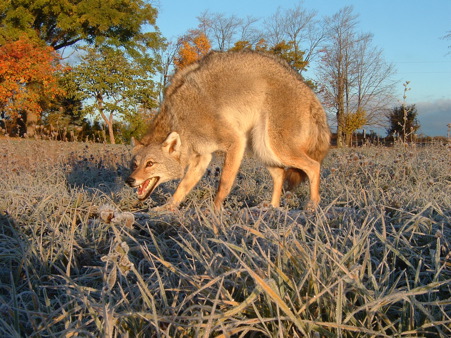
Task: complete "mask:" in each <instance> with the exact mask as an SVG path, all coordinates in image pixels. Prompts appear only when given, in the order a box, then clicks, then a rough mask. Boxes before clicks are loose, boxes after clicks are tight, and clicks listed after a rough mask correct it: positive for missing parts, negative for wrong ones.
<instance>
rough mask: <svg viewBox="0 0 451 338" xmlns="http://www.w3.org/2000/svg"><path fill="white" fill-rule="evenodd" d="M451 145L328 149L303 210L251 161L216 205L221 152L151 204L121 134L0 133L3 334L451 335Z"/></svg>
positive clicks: (301, 195)
mask: <svg viewBox="0 0 451 338" xmlns="http://www.w3.org/2000/svg"><path fill="white" fill-rule="evenodd" d="M450 155H451V148H449V146H444V145H436V146H428V147H424V148H415V147H412V146H408V147H403V146H395V147H392V148H382V147H372V146H368V147H363V148H357V149H333V150H331V152H330V153H329V155H328V157H327V159H326V161H325V163H324V168H323V170H322V183H321V192H322V202H321V207H320V208H319V210H318V211H317V212H314V213H306V212H304V211H303V209H302V207H303V205H304V204H305V203H306V201H307V200H306V198H307V197H308V194H307V192H308V186H307V184H304V185H302V186H301V187H300V188H299V189H298V191H296V192H295V193H294V194H293V193H287V194H285V196H284V197H283V203H284V205H283V207H282V208H280V209H271V208H267V207H264V205H265V204H264V202H265V201H268V200H269V199H270V196H271V181H270V178H269V175H268V174H267V173H266V171H265V170H264V169H263V168H261V167H259V166H258V164H256V163H255V162H253V161H252V160H247V161H246V162H245V163H244V164H243V166H242V170H241V172H240V175H239V177H238V179H237V182H236V185H235V188H234V190H233V191H232V194H231V195H230V196H229V198H228V199H227V201H226V205H225V210H224V212H222V213H214V212H213V210H212V208H211V204H212V203H211V202H212V198H213V195H214V191H215V188H216V184H217V180H218V176H219V171H220V169H219V167H220V166H219V165H218V163H220V158H218V159H216V162H215V163H213V164H212V165H211V168H210V169H209V171H208V172H207V173H206V175H205V177H204V178H203V180H202V181H201V183H200V184H199V185H198V186H197V187H196V188H195V190H194V191H193V192H192V193H191V194H190V195H189V197H188V200H187V201H186V202H185V203H184V204H183V205H182V207H181V209H180V211H178V212H174V213H156V212H154V211H152V208H153V207H154V206H157V205H160V204H162V203H164V201H165V200H166V199H167V198H168V196H170V194H171V193H172V192H173V191H174V189H175V187H176V182H173V183H169V184H166V185H164V186H162V187H160V188H159V189H158V190H157V191H156V192H155V193H154V194H153V196H152V198H153V200H148V201H146V202H143V203H140V202H138V201H137V199H136V197H135V192H134V191H133V190H132V189H131V188H129V187H127V186H126V185H125V184H124V178H125V177H126V176H127V173H128V164H129V160H130V154H129V149H128V147H125V146H119V145H116V146H111V145H102V144H85V143H61V142H53V141H24V140H13V139H3V140H0V157H1V158H0V173H1V175H0V257H1V260H0V336H1V337H19V336H31V337H48V336H51V337H59V336H65V337H71V336H83V337H99V336H105V337H118V336H125V337H136V336H138V337H144V336H145V337H202V336H203V337H209V336H215V337H216V336H217V337H231V336H233V337H244V336H245V337H266V336H268V337H305V336H310V337H335V336H344V337H369V336H375V337H376V336H377V337H383V336H390V337H392V336H407V337H416V336H420V337H423V336H427V337H447V336H451V164H450V163H451V156H450Z"/></svg>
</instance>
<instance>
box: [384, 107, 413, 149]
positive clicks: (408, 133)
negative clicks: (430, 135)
mask: <svg viewBox="0 0 451 338" xmlns="http://www.w3.org/2000/svg"><path fill="white" fill-rule="evenodd" d="M417 115H418V112H417V108H416V107H415V105H414V104H412V105H405V104H402V105H400V106H398V107H395V108H393V110H392V111H391V112H390V114H389V115H388V121H389V123H390V127H389V129H388V130H387V133H388V135H391V136H395V135H397V136H399V137H401V139H402V140H403V141H404V142H408V141H410V142H412V141H413V139H414V137H415V133H416V131H417V130H418V129H419V128H420V124H419V122H418V120H417Z"/></svg>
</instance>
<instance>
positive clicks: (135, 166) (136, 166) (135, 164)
mask: <svg viewBox="0 0 451 338" xmlns="http://www.w3.org/2000/svg"><path fill="white" fill-rule="evenodd" d="M137 168H138V164H137V163H136V162H133V163H132V170H136V169H137Z"/></svg>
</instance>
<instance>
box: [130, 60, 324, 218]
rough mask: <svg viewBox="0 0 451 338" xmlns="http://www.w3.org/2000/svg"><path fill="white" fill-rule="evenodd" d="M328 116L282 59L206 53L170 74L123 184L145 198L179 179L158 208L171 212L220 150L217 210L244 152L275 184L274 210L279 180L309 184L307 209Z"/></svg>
mask: <svg viewBox="0 0 451 338" xmlns="http://www.w3.org/2000/svg"><path fill="white" fill-rule="evenodd" d="M329 143H330V131H329V126H328V124H327V118H326V114H325V112H324V110H323V108H322V106H321V104H320V102H319V101H318V99H317V98H316V96H315V94H314V93H313V92H312V90H311V89H310V88H309V87H308V86H307V85H306V84H305V83H304V82H303V81H302V78H301V76H300V75H299V74H298V73H296V72H295V71H294V70H293V69H292V68H291V67H290V66H289V65H288V64H287V63H286V62H284V61H282V60H280V59H279V58H276V57H275V56H272V55H267V54H263V53H257V52H212V53H210V54H208V55H207V56H205V57H204V58H203V59H201V60H199V61H198V62H195V63H194V64H191V65H189V66H187V67H185V68H183V69H181V70H179V71H178V72H176V73H175V75H174V76H173V78H172V80H171V84H170V85H169V86H168V87H167V89H166V91H165V98H164V101H163V103H162V105H161V108H160V112H159V113H158V114H157V115H156V116H155V118H154V120H153V122H152V123H151V126H150V128H149V132H148V133H147V135H146V136H144V138H143V139H142V140H141V141H135V145H134V148H133V150H132V154H133V160H132V174H131V175H130V177H129V178H128V179H127V180H126V182H127V184H128V185H130V186H131V187H135V188H137V194H138V198H139V199H140V200H144V199H146V198H147V197H148V196H149V195H150V194H151V193H152V192H153V191H154V190H155V188H156V187H157V186H158V185H159V184H161V183H163V182H167V181H169V180H174V179H179V178H181V179H182V180H181V181H180V184H179V185H178V187H177V189H176V191H175V193H174V195H173V196H172V198H170V199H169V201H168V202H167V203H166V204H165V205H164V206H163V207H160V208H162V209H170V210H171V209H175V208H177V207H178V206H179V204H180V203H181V202H182V201H183V199H184V198H185V196H186V195H187V194H188V193H189V191H190V190H191V189H192V188H193V187H194V186H195V185H196V184H197V182H198V181H199V180H200V179H201V177H202V175H203V173H204V172H205V170H206V169H207V166H208V164H209V163H210V160H211V158H212V154H213V153H214V152H216V151H222V152H224V153H225V158H224V165H223V169H222V174H221V179H220V183H219V187H218V191H217V194H216V197H215V200H214V206H215V209H220V208H221V206H222V203H223V201H224V199H225V198H226V197H227V195H228V194H229V192H230V190H231V188H232V185H233V183H234V180H235V177H236V175H237V173H238V170H239V168H240V164H241V161H242V158H243V156H244V153H245V151H246V150H249V151H250V152H251V153H252V154H253V155H254V156H255V157H256V158H258V159H259V160H261V161H262V162H263V164H264V165H265V166H266V167H267V169H268V170H269V173H270V174H271V176H272V179H273V184H274V186H273V192H272V199H271V204H272V205H273V206H274V207H278V206H279V204H280V196H281V193H282V188H283V185H284V182H287V183H288V186H289V187H291V188H293V187H294V186H295V185H297V184H298V183H300V182H301V181H302V180H303V179H304V178H305V177H308V179H309V182H310V201H309V203H308V205H307V206H308V207H309V208H316V206H317V205H318V203H319V201H320V196H319V185H320V164H321V162H322V160H323V159H324V157H325V156H326V153H327V151H328V149H329Z"/></svg>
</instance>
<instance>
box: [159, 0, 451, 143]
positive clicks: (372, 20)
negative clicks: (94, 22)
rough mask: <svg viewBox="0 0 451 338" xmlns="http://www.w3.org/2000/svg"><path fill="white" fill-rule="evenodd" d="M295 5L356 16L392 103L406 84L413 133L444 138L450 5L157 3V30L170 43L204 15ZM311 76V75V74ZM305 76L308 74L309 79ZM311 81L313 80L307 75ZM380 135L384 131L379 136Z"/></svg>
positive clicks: (450, 87)
mask: <svg viewBox="0 0 451 338" xmlns="http://www.w3.org/2000/svg"><path fill="white" fill-rule="evenodd" d="M297 4H301V6H302V7H303V8H305V9H308V10H315V11H317V13H318V17H319V18H322V17H325V16H331V15H333V14H335V13H336V12H338V11H339V10H340V9H341V8H343V7H345V6H353V9H354V11H353V13H354V14H356V15H358V22H359V24H358V26H357V30H359V31H360V32H362V33H372V34H373V35H374V36H373V44H374V46H376V47H378V48H381V49H382V50H383V56H384V59H385V61H386V62H388V63H393V64H394V66H395V68H396V70H397V72H396V74H395V76H394V80H396V81H398V82H399V83H398V84H397V86H396V88H397V92H396V93H394V94H395V97H397V98H399V101H398V102H397V104H401V103H402V96H403V90H404V87H403V83H405V82H406V81H410V83H409V86H408V87H409V88H410V90H409V91H408V92H407V99H406V101H407V104H415V105H416V107H417V111H418V120H419V122H420V125H421V129H420V131H419V133H423V134H426V135H429V136H446V135H447V124H448V123H451V48H449V46H451V40H446V39H443V38H442V37H443V36H444V35H446V34H447V32H449V31H451V0H429V1H427V0H377V1H370V0H305V1H296V0H291V1H290V0H221V1H216V0H195V1H186V0H159V1H158V0H157V1H156V2H155V3H153V5H154V6H155V7H156V8H157V9H158V11H159V14H158V19H157V26H158V27H159V29H160V31H161V33H162V35H163V36H164V37H165V38H166V39H168V40H175V39H176V38H177V37H179V36H181V35H184V34H185V33H186V32H187V31H188V30H189V29H193V28H196V27H197V25H198V20H197V17H198V16H199V15H200V14H201V13H203V12H204V11H206V10H208V11H209V12H210V13H224V14H225V15H236V16H238V17H240V18H245V17H247V16H252V17H254V18H258V19H261V20H262V21H263V20H264V19H265V18H268V17H270V16H271V15H272V14H274V13H275V12H276V10H277V8H279V7H280V8H281V9H289V8H294V7H295V6H296V5H297ZM312 72H314V70H312ZM309 75H310V74H309ZM311 77H312V78H314V77H315V76H314V74H311ZM378 133H380V134H383V133H384V131H382V132H379V131H378Z"/></svg>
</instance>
